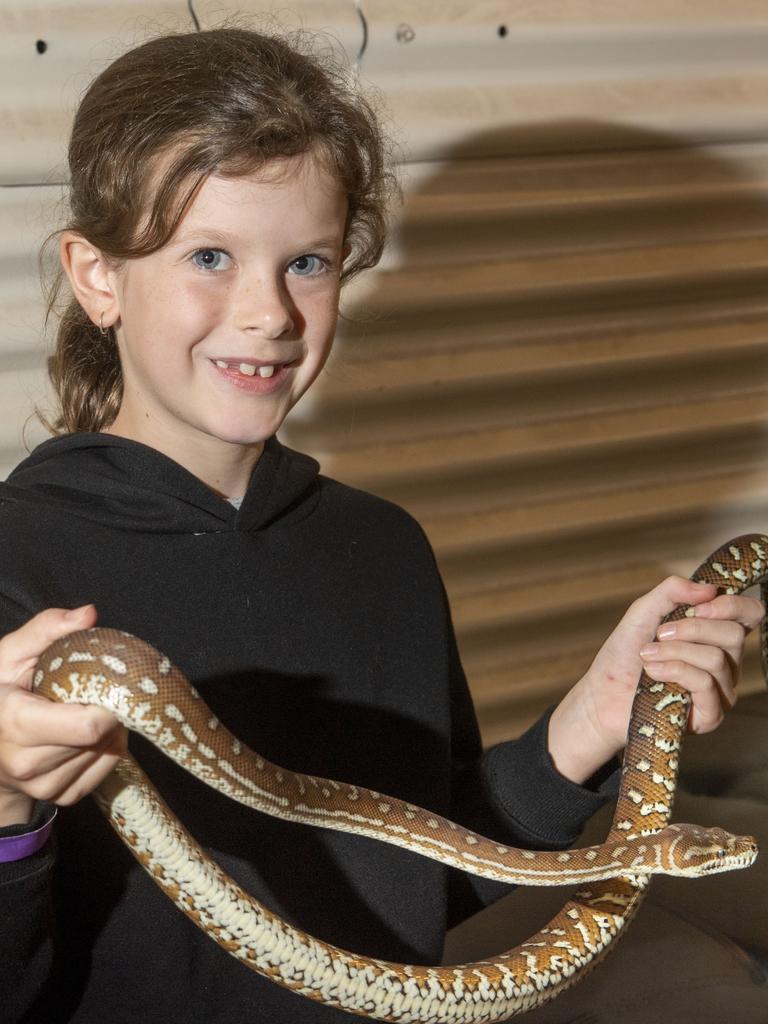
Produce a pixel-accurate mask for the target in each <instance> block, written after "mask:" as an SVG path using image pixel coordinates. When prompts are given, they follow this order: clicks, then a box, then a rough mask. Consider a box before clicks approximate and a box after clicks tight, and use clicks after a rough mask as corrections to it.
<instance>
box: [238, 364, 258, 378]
mask: <svg viewBox="0 0 768 1024" xmlns="http://www.w3.org/2000/svg"><path fill="white" fill-rule="evenodd" d="M240 373H244V374H246V375H247V376H248V377H252V376H253V375H254V373H256V367H255V366H254V365H253V364H252V363H240Z"/></svg>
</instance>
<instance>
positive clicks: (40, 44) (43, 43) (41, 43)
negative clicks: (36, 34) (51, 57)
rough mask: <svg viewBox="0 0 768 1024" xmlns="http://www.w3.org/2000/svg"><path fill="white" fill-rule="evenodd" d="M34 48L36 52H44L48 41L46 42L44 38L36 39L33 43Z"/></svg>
mask: <svg viewBox="0 0 768 1024" xmlns="http://www.w3.org/2000/svg"><path fill="white" fill-rule="evenodd" d="M35 49H36V50H37V52H38V53H45V51H46V50H47V49H48V43H46V41H45V40H44V39H38V40H37V42H36V43H35Z"/></svg>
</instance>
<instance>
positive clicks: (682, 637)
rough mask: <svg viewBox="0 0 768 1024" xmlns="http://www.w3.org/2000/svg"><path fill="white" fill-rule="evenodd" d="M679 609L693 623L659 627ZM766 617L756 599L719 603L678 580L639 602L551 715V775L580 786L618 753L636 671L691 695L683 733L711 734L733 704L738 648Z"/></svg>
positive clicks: (712, 590) (707, 587)
mask: <svg viewBox="0 0 768 1024" xmlns="http://www.w3.org/2000/svg"><path fill="white" fill-rule="evenodd" d="M682 604H688V605H691V606H693V607H694V608H695V613H694V615H693V616H692V617H690V618H685V619H680V620H678V621H677V622H674V623H665V624H664V625H662V626H660V625H659V623H660V621H661V619H663V618H664V617H665V616H666V615H668V614H669V612H671V611H672V610H673V609H674V608H676V607H677V606H678V605H682ZM764 614H765V609H764V607H763V605H762V604H761V602H760V601H758V600H756V599H754V598H751V597H737V596H730V595H720V596H717V589H716V587H715V586H714V585H713V584H699V583H693V582H692V581H691V580H687V579H684V578H683V577H680V576H670V577H668V578H667V579H666V580H664V581H663V582H662V583H660V584H659V585H658V586H657V587H655V588H654V589H653V590H651V591H650V592H649V593H648V594H645V595H644V596H643V597H641V598H638V600H637V601H635V602H634V603H633V604H632V605H631V606H630V608H629V610H628V611H627V613H626V614H625V615H624V617H623V618H622V620H621V622H619V624H618V626H617V627H616V629H615V630H614V631H613V633H611V635H610V636H609V637H608V639H607V640H606V642H605V643H604V644H603V646H602V647H601V648H600V651H599V652H598V654H597V657H596V658H595V660H594V661H593V662H592V664H591V666H590V667H589V669H588V670H587V672H586V674H585V675H584V676H583V677H582V679H580V680H579V682H578V683H577V684H576V685H575V686H574V687H573V689H572V690H571V691H570V692H569V693H568V694H566V696H565V697H564V698H563V700H562V701H561V703H560V704H559V705H558V707H557V708H556V709H555V711H554V712H553V713H552V717H551V719H550V726H549V751H550V755H551V756H552V759H553V761H554V763H555V766H556V767H557V769H558V770H559V771H560V772H561V774H563V775H565V776H566V777H568V778H570V779H572V780H573V781H574V782H584V781H585V780H586V779H588V778H589V777H590V775H592V774H593V773H594V772H595V771H596V770H597V769H598V768H599V767H600V766H601V765H603V764H604V763H605V762H606V761H608V760H609V759H610V758H611V757H613V756H614V755H615V754H616V753H618V751H619V750H621V748H622V747H623V746H624V744H625V742H626V735H627V727H628V725H629V717H630V713H631V710H632V700H633V698H634V694H635V689H636V687H637V680H638V677H639V675H640V672H641V670H642V669H645V671H646V672H647V673H648V675H649V676H650V677H651V678H652V679H656V680H658V681H660V682H673V683H677V684H678V685H679V686H682V687H684V688H685V689H687V690H689V691H690V693H691V697H692V705H691V710H690V714H689V717H688V731H689V732H696V733H704V732H710V731H711V730H712V729H716V728H717V726H718V725H719V724H720V722H722V720H723V717H724V715H725V713H726V711H727V710H728V709H729V708H731V707H732V706H733V704H734V703H735V701H736V683H737V680H738V671H739V664H740V662H741V658H742V654H743V651H744V640H745V638H746V636H747V634H748V633H749V632H751V630H753V629H754V628H755V627H756V626H757V625H758V624H759V622H760V620H761V619H762V617H763V615H764Z"/></svg>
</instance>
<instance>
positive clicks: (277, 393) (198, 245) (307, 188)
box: [110, 156, 347, 493]
mask: <svg viewBox="0 0 768 1024" xmlns="http://www.w3.org/2000/svg"><path fill="white" fill-rule="evenodd" d="M268 172H269V173H266V174H265V173H263V172H262V173H257V174H255V175H253V176H249V177H244V178H235V179H231V178H230V179H227V178H221V177H216V176H211V177H210V178H208V179H207V180H206V181H205V182H204V184H203V186H202V187H201V188H200V190H199V192H198V193H197V196H196V197H195V200H194V202H193V204H192V206H191V207H190V209H189V210H188V212H187V214H186V215H185V217H184V218H183V220H182V221H181V223H180V225H179V227H178V229H177V231H176V233H175V235H174V237H173V238H172V239H171V241H170V242H169V243H168V244H167V245H165V246H164V247H163V248H162V249H160V250H158V251H157V252H155V253H153V254H151V255H150V256H146V257H143V258H140V259H134V260H129V261H128V262H127V263H126V264H125V265H124V267H123V268H122V269H121V270H119V271H110V275H111V276H112V283H113V287H114V291H115V295H116V297H117V302H118V305H119V311H120V319H119V321H118V322H117V325H116V326H117V341H118V347H119V350H120V359H121V363H122V370H123V381H124V396H123V401H122V404H121V407H120V411H119V413H118V415H117V418H116V420H115V421H114V423H113V424H112V426H111V427H110V431H111V432H113V433H115V434H119V435H121V436H123V437H129V438H132V439H134V440H137V441H141V442H143V443H145V444H148V445H151V446H152V447H154V448H157V449H159V450H160V451H163V452H164V453H165V454H167V455H169V456H170V457H171V458H174V459H176V461H178V462H180V463H181V464H182V465H185V466H187V468H189V469H190V470H192V472H195V473H197V475H199V476H201V477H202V478H203V479H205V480H206V482H208V483H210V484H212V485H213V486H215V485H216V481H215V480H213V479H212V477H211V473H212V467H214V466H215V465H217V464H218V465H219V466H220V467H221V468H222V471H223V475H222V477H221V478H220V479H219V478H217V480H218V482H219V483H220V484H221V490H222V491H223V492H224V493H232V489H231V485H230V489H229V492H228V490H227V486H226V483H225V481H224V476H226V470H224V466H225V465H229V466H230V467H233V468H234V467H235V466H236V464H239V465H244V464H245V463H246V462H250V466H251V467H252V464H253V462H255V460H256V458H258V455H259V454H260V452H261V448H262V443H263V442H264V440H266V438H268V437H270V436H271V435H272V434H274V433H275V432H276V431H277V429H278V428H279V427H280V425H281V423H282V422H283V420H284V418H285V416H286V414H287V413H288V411H289V409H291V407H292V406H293V405H295V404H296V402H297V401H298V400H299V398H300V397H301V396H302V395H303V394H304V392H305V391H306V390H307V388H308V387H309V386H310V384H312V382H313V381H314V380H315V378H316V377H317V375H318V374H319V372H320V370H321V369H322V367H323V364H324V363H325V361H326V359H327V357H328V354H329V352H330V349H331V343H332V340H333V336H334V331H335V327H336V319H337V312H338V300H339V275H340V270H341V264H342V262H343V258H344V255H345V252H344V230H345V218H346V213H347V201H346V197H345V195H344V194H343V193H342V191H341V189H340V187H339V185H338V183H337V181H336V180H335V178H334V177H333V176H332V175H331V174H330V172H329V171H327V170H326V169H325V168H324V167H323V165H322V163H321V162H320V161H319V160H317V159H316V158H314V157H312V156H307V157H305V158H303V159H302V158H290V159H285V160H281V161H280V162H279V164H275V165H270V166H269V168H268ZM229 475H230V477H232V473H231V472H230V474H229ZM235 475H237V474H236V473H235ZM240 476H241V477H242V473H241V474H240ZM246 479H247V477H246Z"/></svg>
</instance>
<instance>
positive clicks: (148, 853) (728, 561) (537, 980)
mask: <svg viewBox="0 0 768 1024" xmlns="http://www.w3.org/2000/svg"><path fill="white" fill-rule="evenodd" d="M692 579H696V580H699V581H701V582H707V583H715V584H717V585H718V587H719V588H720V589H721V591H724V592H727V593H740V592H741V591H743V590H745V589H746V588H747V587H749V586H751V585H753V584H756V583H760V584H761V586H762V587H763V599H765V596H766V591H765V588H766V586H767V585H768V536H763V535H761V534H749V535H746V536H743V537H738V538H736V539H735V540H732V541H730V542H729V543H727V544H725V545H723V547H721V548H719V549H718V550H717V551H716V552H715V553H714V554H713V555H711V556H710V558H708V559H707V561H706V562H704V563H703V564H702V565H701V566H700V567H699V568H698V569H697V570H696V572H695V573H694V574H693V576H692ZM685 613H686V609H685V608H678V609H676V610H675V611H674V612H672V613H671V614H670V615H668V616H667V619H666V620H665V621H670V620H674V619H678V618H681V617H682V616H683V615H685ZM766 640H767V637H766V632H765V627H764V629H763V635H762V643H763V652H764V655H765V649H766ZM34 685H35V688H36V690H37V692H38V693H40V694H41V695H44V696H46V697H49V698H50V699H52V700H59V701H65V702H73V703H81V704H84V703H85V704H91V703H92V704H99V705H101V706H102V707H104V708H107V709H108V710H109V711H111V712H113V713H114V714H115V715H116V716H117V717H118V718H119V719H120V721H121V722H122V723H123V724H124V725H126V726H127V727H128V728H129V729H132V730H134V731H136V732H138V733H140V734H142V735H143V736H145V737H147V738H148V739H149V740H150V741H151V742H153V743H155V744H156V745H157V746H158V747H160V749H162V750H163V751H164V752H165V754H167V755H168V756H169V757H171V758H172V759H173V760H174V761H176V762H177V763H178V764H180V765H182V766H183V767H184V768H186V769H187V770H188V771H190V772H192V773H193V774H194V775H196V776H197V777H198V778H200V779H202V780H204V781H205V782H207V783H208V784H209V785H211V786H213V787H215V788H216V789H218V790H219V791H220V792H222V793H225V794H227V795H228V796H230V797H232V798H233V799H235V800H238V801H240V802H242V803H244V804H246V805H248V806H250V807H253V808H256V809H258V810H260V811H263V812H265V813H267V814H272V815H276V816H278V817H281V818H285V819H288V820H292V821H298V822H304V823H308V824H313V825H321V826H324V827H328V828H334V829H340V830H342V831H347V832H355V833H360V834H362V835H366V836H372V837H374V838H377V839H380V840H383V841H384V842H388V843H394V844H397V845H400V846H403V847H406V848H407V849H409V850H413V851H415V852H417V853H419V854H423V855H424V856H427V857H432V858H434V859H436V860H439V861H443V862H445V863H447V864H451V865H453V866H455V867H458V868H461V869H462V870H464V871H469V872H472V873H475V874H478V875H484V876H487V877H490V878H494V879H500V880H503V881H507V882H510V883H514V884H529V885H531V884H532V885H560V884H563V885H565V884H572V883H574V882H575V883H578V885H579V889H578V890H577V891H576V892H575V893H574V894H573V895H572V896H571V897H570V898H569V899H568V900H567V902H566V903H565V905H564V906H563V907H562V909H561V910H560V911H559V912H558V913H557V914H556V915H555V917H554V918H553V919H552V920H551V921H549V923H548V924H546V925H545V926H544V927H543V928H541V929H540V930H539V931H538V932H536V934H535V935H532V936H531V937H530V938H529V939H527V940H526V941H525V942H522V943H520V944H519V945H518V946H516V947H515V948H514V949H511V950H509V951H507V952H505V953H501V954H499V955H498V956H496V957H494V958H493V959H490V960H487V961H481V962H476V963H468V964H462V965H458V966H447V967H425V966H413V965H402V964H396V963H390V962H386V961H382V960H377V959H372V958H367V957H365V956H360V955H356V954H354V953H350V952H348V951H346V950H342V949H339V948H337V947H335V946H331V945H329V944H327V943H325V942H323V941H322V940H320V939H317V938H313V937H312V936H310V935H308V934H306V933H304V932H302V931H300V930H299V929H297V928H294V927H293V926H291V925H289V924H288V923H286V922H285V921H283V920H281V919H280V918H279V917H278V916H276V915H275V914H273V913H272V912H271V911H270V910H268V909H267V908H266V907H265V906H263V905H262V904H260V903H259V902H258V901H257V900H255V899H254V898H253V897H252V896H250V895H249V894H248V893H246V892H244V891H243V890H242V889H241V888H240V887H238V886H237V884H236V883H235V882H234V881H233V880H232V879H230V878H229V877H228V876H227V875H226V874H225V873H224V872H223V871H222V870H221V869H220V868H219V867H218V866H217V865H216V864H215V863H214V862H213V861H211V860H210V859H209V857H208V856H207V855H206V853H205V852H204V851H203V850H202V848H201V847H200V846H199V845H198V844H197V843H196V842H195V840H194V839H193V838H192V836H190V834H189V833H188V832H187V831H186V830H185V829H184V827H183V825H181V823H180V822H179V821H178V820H177V819H176V818H175V817H174V816H173V815H172V814H171V812H170V810H169V809H168V807H167V806H166V805H165V804H164V802H163V800H162V798H161V797H160V796H159V794H158V793H157V792H156V790H155V789H154V788H153V786H152V784H151V782H150V781H149V779H148V778H147V777H146V776H145V775H144V773H143V772H142V770H141V769H140V767H139V766H138V764H137V763H136V762H135V761H134V760H133V758H131V757H130V755H127V756H125V757H123V758H122V759H121V760H120V762H119V763H118V765H117V767H116V768H115V770H114V771H113V772H112V773H111V775H109V776H108V777H107V779H105V780H104V782H102V783H101V785H100V786H99V787H98V789H97V790H96V792H95V793H94V796H95V797H96V800H97V803H98V804H99V806H100V808H101V810H102V811H103V812H104V814H105V815H106V816H107V818H108V820H109V822H110V824H111V825H112V826H113V828H114V829H115V830H116V831H117V833H118V834H119V835H120V837H121V838H122V839H123V841H124V842H125V843H126V844H127V846H128V847H129V849H130V850H131V852H132V853H133V854H134V856H135V857H136V858H137V859H138V860H139V862H140V863H141V865H142V866H143V867H144V868H145V870H146V871H147V872H149V874H150V875H151V877H152V878H153V879H154V881H155V882H156V883H157V884H158V885H159V886H160V888H161V889H162V890H163V891H164V892H165V893H166V894H167V895H168V896H169V897H170V898H171V899H172V900H173V901H174V903H175V904H176V905H177V906H178V907H179V908H180V909H181V910H183V911H184V913H185V914H187V915H188V916H189V917H190V918H191V919H192V921H194V923H195V924H196V925H198V926H199V927H200V928H201V929H203V930H204V931H205V932H206V933H207V934H208V935H210V936H211V938H213V939H214V940H215V941H216V942H218V943H219V945H221V946H222V947H223V948H224V949H225V950H227V951H228V952H229V953H231V954H232V955H233V956H235V957H236V958H237V959H239V960H240V961H241V962H242V963H243V964H245V965H246V966H248V967H250V968H251V969H253V970H254V971H257V972H258V973H260V974H262V975H264V976H265V977H267V978H270V979H271V980H273V981H275V982H277V983H278V984H280V985H283V986H285V987H287V988H289V989H291V990H293V991H294V992H297V993H300V994H302V995H304V996H307V997H309V998H311V999H315V1000H319V1001H321V1002H323V1003H325V1004H327V1005H328V1006H332V1007H337V1008H341V1009H343V1010H346V1011H348V1012H350V1013H352V1014H358V1015H360V1016H363V1017H369V1018H373V1019H376V1020H384V1021H399V1022H408V1021H423V1022H430V1024H438V1022H446V1024H459V1022H464V1021H476V1022H479V1021H503V1020H507V1019H509V1018H511V1017H513V1016H516V1015H517V1014H520V1013H525V1012H526V1011H527V1010H530V1009H533V1008H535V1007H538V1006H540V1005H542V1004H543V1003H545V1002H547V1001H548V1000H549V999H551V998H553V997H554V996H556V995H558V994H559V993H560V992H562V991H563V990H564V989H566V988H567V987H568V986H569V985H571V984H573V983H574V982H575V981H576V980H578V979H580V978H581V977H583V976H584V974H585V973H586V972H587V971H588V970H589V969H590V968H591V967H593V966H594V965H595V964H596V963H597V962H598V961H599V960H600V959H602V957H603V956H604V955H605V953H606V952H607V951H608V949H609V947H610V946H611V944H612V943H614V942H615V940H616V939H617V938H618V937H619V936H620V935H621V934H622V933H623V931H624V929H625V928H626V926H627V924H628V923H629V921H630V920H631V918H632V917H633V916H634V914H635V913H636V912H637V910H638V907H639V905H640V903H641V901H642V898H643V896H644V894H645V892H646V890H647V887H648V884H649V882H650V879H651V876H652V875H653V874H654V873H669V874H681V875H686V874H687V875H705V874H708V873H712V872H715V871H725V870H732V869H734V868H740V867H746V866H748V865H750V864H751V863H752V862H753V861H754V859H755V857H756V855H757V847H756V844H755V841H754V839H752V837H750V836H742V837H738V836H732V835H730V834H728V833H726V832H723V831H722V830H720V829H715V828H707V829H704V828H699V827H697V826H694V825H677V824H670V816H671V811H672V801H673V797H674V792H675V787H676V782H677V767H678V751H679V748H680V744H681V740H682V736H683V733H684V731H685V725H686V721H687V715H688V707H689V697H688V695H687V693H686V692H685V691H684V690H682V689H681V688H679V687H677V686H675V685H673V684H669V683H658V682H654V681H653V680H652V679H650V678H649V677H648V676H647V675H645V674H644V673H643V674H642V675H641V677H640V680H639V683H638V686H637V691H636V695H635V699H634V703H633V707H632V713H631V719H630V723H629V731H628V737H627V745H626V748H625V752H624V761H623V770H622V779H621V786H620V791H619V796H618V800H617V804H616V809H615V813H614V816H613V821H612V825H611V828H610V831H609V833H608V836H607V837H606V839H605V841H604V842H603V843H602V844H600V845H599V846H593V847H587V848H584V849H581V850H568V851H554V852H548V851H535V852H534V851H529V850H518V849H514V848H511V847H506V846H503V845H501V844H499V843H498V842H494V841H492V840H490V839H486V838H484V837H482V836H480V835H477V834H475V833H473V832H469V831H467V830H466V829H464V828H462V827H461V826H460V825H457V824H455V823H454V822H450V821H448V820H447V819H445V818H441V817H440V816H438V815H437V814H433V813H432V812H431V811H428V810H424V809H422V808H420V807H417V806H415V805H413V804H409V803H404V802H403V801H401V800H398V799H396V798H395V797H392V796H387V795H385V794H382V793H377V792H373V791H371V790H368V789H363V788H361V787H358V786H354V785H350V784H347V783H342V782H335V781H332V780H329V779H323V778H317V777H314V776H309V775H303V774H301V773H297V772H293V771H289V770H288V769H286V768H281V767H278V766H276V765H273V764H271V763H269V762H268V761H266V760H265V759H264V758H262V757H260V756H259V755H258V754H257V753H254V752H252V751H250V750H248V749H247V748H246V747H245V746H244V745H242V744H241V743H240V742H239V741H238V740H237V738H236V737H234V736H233V735H232V734H231V733H230V732H229V731H228V730H227V729H226V728H225V727H224V725H223V724H222V723H221V722H219V721H218V720H217V719H216V718H215V716H214V715H213V714H212V712H211V711H210V710H209V709H208V708H207V707H206V706H205V705H204V704H203V702H202V700H201V699H200V697H199V696H198V694H197V693H196V691H195V690H194V688H193V687H192V686H191V685H190V684H189V683H188V681H187V680H186V679H185V677H184V676H183V674H182V673H181V672H180V671H179V670H178V669H176V668H175V667H174V666H173V665H172V664H171V663H170V661H169V660H168V659H167V658H166V657H164V656H163V655H162V654H161V653H160V652H158V651H157V650H156V649H155V648H153V647H151V646H150V645H148V644H146V643H144V642H143V641H141V640H139V639H138V638H136V637H134V636H131V635H130V634H128V633H123V632H121V631H119V630H114V629H103V628H94V629H90V630H83V631H80V632H77V633H71V634H69V635H68V636H66V637H64V638H62V639H60V640H57V641H56V642H55V643H54V644H52V645H51V646H50V647H49V648H48V649H47V650H46V652H44V654H43V655H42V656H41V658H40V661H39V664H38V669H37V672H36V676H35V682H34Z"/></svg>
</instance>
